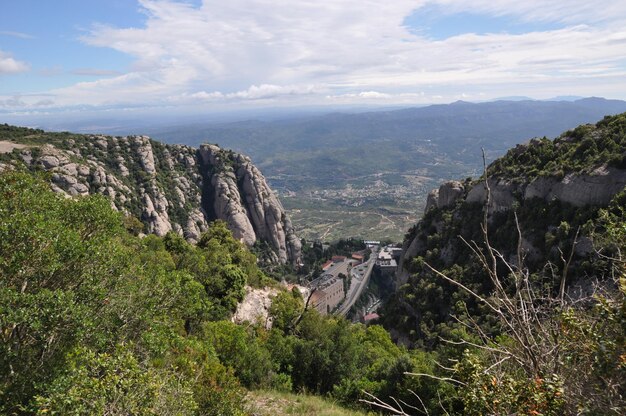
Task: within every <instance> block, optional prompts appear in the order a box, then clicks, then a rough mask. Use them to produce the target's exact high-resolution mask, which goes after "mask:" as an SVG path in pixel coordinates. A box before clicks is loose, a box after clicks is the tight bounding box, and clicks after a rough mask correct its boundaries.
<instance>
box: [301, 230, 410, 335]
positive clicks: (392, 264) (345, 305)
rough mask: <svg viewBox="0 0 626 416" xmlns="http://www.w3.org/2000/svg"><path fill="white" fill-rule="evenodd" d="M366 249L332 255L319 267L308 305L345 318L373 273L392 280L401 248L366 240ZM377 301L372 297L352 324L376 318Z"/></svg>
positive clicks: (323, 312) (378, 301)
mask: <svg viewBox="0 0 626 416" xmlns="http://www.w3.org/2000/svg"><path fill="white" fill-rule="evenodd" d="M365 245H366V247H367V248H366V249H365V250H362V251H357V252H354V253H352V255H351V256H350V257H347V256H333V257H332V258H330V259H329V260H328V261H326V263H324V264H323V265H322V274H321V275H320V276H319V277H317V278H315V279H314V280H312V281H311V282H310V283H309V284H308V285H307V286H308V291H309V293H310V296H309V305H310V307H313V308H315V309H316V310H317V311H318V312H319V313H320V314H322V315H327V314H335V315H339V316H347V315H348V313H349V312H350V311H351V309H352V308H353V306H355V304H356V303H357V301H358V300H359V299H360V298H361V296H362V295H364V293H365V291H366V290H367V288H368V285H369V283H370V278H371V277H372V274H373V273H378V274H379V275H380V276H381V277H382V278H384V279H388V280H391V279H393V276H394V272H395V269H396V267H397V261H398V259H399V257H400V254H401V252H402V249H401V248H398V247H394V246H393V245H386V246H384V247H381V243H380V241H369V240H366V241H365ZM380 303H381V302H380V299H377V298H375V297H374V296H371V299H368V300H367V302H366V306H365V307H364V308H362V310H360V311H356V313H353V314H352V318H353V320H354V321H361V322H364V323H369V322H372V321H374V320H376V319H377V318H378V315H377V314H376V313H375V311H376V309H377V307H378V306H379V305H380Z"/></svg>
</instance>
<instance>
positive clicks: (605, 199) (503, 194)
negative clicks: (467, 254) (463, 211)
mask: <svg viewBox="0 0 626 416" xmlns="http://www.w3.org/2000/svg"><path fill="white" fill-rule="evenodd" d="M488 185H489V191H490V192H489V193H490V199H489V206H488V209H489V212H490V213H494V212H502V211H507V210H509V209H511V208H512V207H513V206H514V204H515V202H516V201H524V200H531V199H533V198H539V199H542V200H544V201H547V202H550V201H552V200H559V201H561V202H564V203H569V204H572V205H573V206H576V207H582V206H588V205H595V206H604V205H607V204H608V203H609V202H610V201H611V199H612V198H613V196H614V195H615V194H617V193H618V192H620V191H622V190H623V189H624V187H626V170H623V169H617V168H607V167H606V166H600V167H598V168H596V169H595V170H593V171H592V172H591V173H588V174H576V173H570V174H568V175H565V176H564V177H562V178H559V177H554V176H550V177H538V178H535V179H533V180H532V181H528V182H517V181H512V180H508V179H503V178H490V179H489V180H488ZM463 195H464V189H463V185H462V184H461V183H460V182H454V181H452V182H446V183H444V184H443V185H441V186H440V187H439V189H435V190H433V191H431V192H430V193H429V195H428V199H427V204H426V209H425V212H428V211H429V210H430V209H434V208H439V209H441V208H449V207H452V206H454V203H455V202H456V201H457V200H459V198H462V197H463ZM486 200H487V188H486V186H485V183H484V182H478V183H477V184H475V185H474V186H473V187H472V188H471V189H469V191H468V192H467V195H466V196H465V199H464V201H465V202H468V203H480V204H484V203H485V202H486ZM434 225H435V226H436V225H437V224H434ZM419 226H420V224H419V223H418V225H417V226H416V227H417V228H416V229H415V230H416V231H415V232H414V233H413V235H412V237H411V238H409V239H407V240H405V241H404V244H403V253H402V256H401V258H400V261H399V264H398V270H397V272H396V286H400V285H402V284H404V283H406V282H407V280H408V277H409V274H408V272H407V270H406V266H407V261H409V260H410V259H412V258H413V257H415V256H416V255H417V254H418V253H419V252H421V251H423V250H424V249H425V247H424V243H423V241H422V240H423V239H422V238H421V237H424V236H423V235H421V233H422V232H421V231H420V227H419ZM585 238H586V237H584V238H583V239H582V240H581V241H583V242H584V243H583V242H581V244H580V246H579V247H577V250H578V251H579V252H581V253H583V252H589V251H590V250H591V248H590V244H591V243H590V242H589V241H588V239H586V240H585ZM522 246H523V249H524V251H525V252H526V253H527V254H528V255H529V256H530V257H537V253H536V251H537V250H536V248H535V247H533V246H532V244H531V243H530V241H528V240H523V241H522ZM447 249H448V248H446V247H442V259H444V260H445V257H446V256H447V257H449V256H448V254H449V253H447V252H446V250H447Z"/></svg>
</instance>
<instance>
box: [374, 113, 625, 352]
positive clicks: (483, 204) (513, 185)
mask: <svg viewBox="0 0 626 416" xmlns="http://www.w3.org/2000/svg"><path fill="white" fill-rule="evenodd" d="M486 176H487V178H488V179H487V180H486V181H485V176H483V177H482V178H479V179H476V180H472V179H469V178H468V179H467V180H465V181H464V182H459V181H448V182H445V183H443V184H442V185H441V186H440V187H439V188H438V189H436V190H433V191H431V192H430V193H429V195H428V198H427V204H426V208H425V212H424V217H423V218H422V220H421V221H419V222H418V223H417V224H416V225H415V226H414V227H412V228H411V230H409V232H408V233H407V235H406V237H405V240H404V243H403V255H402V258H401V260H400V262H399V266H398V270H397V273H396V282H395V283H396V288H397V293H396V294H395V296H394V299H395V301H391V302H389V303H388V306H387V308H386V310H385V313H383V319H384V320H385V321H386V323H387V325H388V326H389V327H390V328H393V329H394V330H398V331H399V333H402V334H403V335H402V337H406V338H404V339H405V341H407V342H413V341H415V340H416V339H421V340H424V339H430V340H431V341H432V342H436V338H437V336H438V335H441V333H442V331H444V329H443V328H444V327H445V325H446V323H450V322H451V316H452V315H455V314H458V313H461V312H460V311H458V310H457V309H456V308H457V302H459V301H461V300H463V301H467V304H468V305H469V307H470V309H471V308H472V301H471V300H468V299H466V298H464V294H463V293H462V292H461V291H459V290H458V288H456V287H452V286H451V285H449V284H447V283H446V282H442V281H441V280H440V279H438V278H437V277H436V276H434V275H433V273H432V270H431V269H430V267H429V266H432V267H434V268H435V269H438V270H442V271H444V272H445V273H447V275H448V276H452V277H454V278H455V279H457V280H458V281H460V282H462V283H463V284H464V285H466V286H467V287H470V288H473V289H474V290H475V291H476V292H477V293H489V290H490V287H489V282H488V281H487V280H485V279H486V277H485V275H484V271H483V270H482V269H481V267H480V265H479V262H478V261H477V259H476V258H474V256H473V254H472V250H471V248H470V247H469V246H468V244H466V242H469V243H470V244H474V243H475V244H476V246H474V247H479V248H481V247H482V248H481V249H484V247H485V241H484V235H483V232H482V224H483V221H484V220H483V218H484V213H485V212H486V213H487V219H488V221H487V227H488V235H489V240H490V241H489V242H490V244H491V246H492V247H494V248H496V249H497V250H498V251H499V253H501V254H502V259H503V260H507V261H510V262H511V263H512V264H516V265H517V266H516V267H518V266H519V267H524V268H528V270H530V271H531V272H532V273H539V272H540V271H542V272H541V273H539V274H552V275H553V276H555V279H556V276H559V278H560V276H561V275H562V274H563V273H567V274H568V290H571V291H572V292H571V294H572V296H576V295H575V294H573V291H575V290H583V289H582V288H584V287H588V286H589V282H587V281H585V279H586V276H588V274H590V273H591V271H592V270H593V271H594V273H596V274H597V270H602V268H603V267H604V266H603V262H604V261H606V258H602V257H601V256H598V255H597V252H598V250H601V243H600V240H601V237H602V226H601V222H602V221H601V218H602V216H603V215H606V214H605V212H606V210H609V209H610V207H611V206H621V205H622V204H623V203H624V198H623V196H624V193H623V191H624V189H625V187H626V113H624V114H620V115H617V116H610V117H605V118H604V119H603V120H601V121H600V122H598V123H596V124H594V125H591V124H587V125H581V126H579V127H577V128H576V129H574V130H569V131H567V132H565V133H563V134H561V135H560V136H559V137H557V138H556V139H555V140H549V139H546V138H543V139H533V140H530V141H529V142H528V143H526V144H521V145H518V146H516V147H514V148H513V149H511V150H509V151H508V152H507V153H506V154H505V155H504V156H503V157H501V158H499V159H497V160H496V161H494V162H493V163H492V164H490V165H489V166H488V167H487V169H486ZM485 210H486V211H485ZM518 230H519V231H518ZM518 233H521V235H520V234H518ZM518 235H519V236H518ZM518 243H519V244H518ZM518 249H521V253H520V254H521V256H522V258H523V262H524V263H523V265H518V262H519V260H518ZM570 253H571V256H572V257H571V260H570V262H566V261H564V258H568V256H569V255H570ZM566 263H567V264H566ZM501 266H503V267H504V264H502V265H501ZM546 267H547V268H548V269H549V270H550V273H547V272H545V270H546V269H545V268H546ZM543 284H544V285H546V287H550V286H551V285H552V284H553V282H550V281H546V282H544V283H543ZM474 307H476V305H475V304H474Z"/></svg>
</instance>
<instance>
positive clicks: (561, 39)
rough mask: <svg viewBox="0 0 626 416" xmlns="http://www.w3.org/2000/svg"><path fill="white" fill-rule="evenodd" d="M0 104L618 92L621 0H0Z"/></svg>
mask: <svg viewBox="0 0 626 416" xmlns="http://www.w3.org/2000/svg"><path fill="white" fill-rule="evenodd" d="M0 10H1V12H0V121H2V114H4V115H11V114H56V113H59V112H76V111H82V110H86V109H88V110H89V111H95V112H99V111H101V112H106V111H110V110H111V109H126V110H129V111H132V110H136V109H154V110H155V111H163V112H167V111H200V112H201V111H211V110H219V109H224V108H257V107H290V106H313V105H314V106H337V105H382V106H384V105H419V104H431V103H447V102H453V101H456V100H459V99H461V100H466V101H485V100H490V99H495V98H498V97H508V96H527V97H532V98H536V99H546V98H550V97H554V96H562V95H575V96H602V97H606V98H618V99H626V2H625V1H623V0H617V1H614V0H606V1H603V2H593V1H589V0H548V1H540V0H525V1H519V0H410V1H409V0H391V1H386V2H381V1H373V0H315V1H304V0H228V1H223V0H194V1H192V0H139V1H134V0H107V1H100V0H60V1H49V0H19V1H16V0H0Z"/></svg>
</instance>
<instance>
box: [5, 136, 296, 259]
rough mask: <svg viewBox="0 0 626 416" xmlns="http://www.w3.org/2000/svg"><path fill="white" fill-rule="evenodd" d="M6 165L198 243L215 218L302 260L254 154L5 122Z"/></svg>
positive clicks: (153, 229) (151, 229)
mask: <svg viewBox="0 0 626 416" xmlns="http://www.w3.org/2000/svg"><path fill="white" fill-rule="evenodd" d="M0 140H2V141H3V143H4V146H3V147H4V148H5V150H6V152H5V153H2V154H0V170H3V169H7V168H9V167H11V166H13V167H15V166H18V165H22V164H23V165H25V166H26V167H27V168H28V169H30V170H32V171H45V172H48V174H49V178H50V183H51V186H52V188H53V190H55V191H56V192H59V193H64V194H66V195H68V196H75V195H87V194H94V193H98V194H102V195H105V196H107V197H108V198H109V199H110V200H111V206H112V207H113V208H115V209H117V210H119V211H123V212H127V213H128V214H130V215H133V216H135V217H136V218H139V219H140V220H141V221H142V223H143V224H144V230H143V231H145V232H148V233H154V234H156V235H159V236H162V235H165V234H166V233H167V232H169V231H175V232H177V233H179V234H181V235H183V236H184V237H185V238H186V239H187V240H188V241H192V242H193V241H197V240H198V239H199V237H200V234H201V233H202V232H203V231H205V230H206V229H207V227H208V222H210V221H212V220H215V219H221V220H224V221H226V223H227V224H228V226H229V228H230V229H231V231H232V233H233V236H234V237H235V238H237V239H239V240H241V241H243V242H244V243H245V244H246V245H248V246H253V245H254V244H255V243H257V242H265V243H266V244H265V245H266V246H268V247H269V248H270V250H269V251H268V252H269V256H270V260H272V261H275V262H280V263H286V262H293V263H296V262H298V261H299V259H300V241H299V239H298V238H297V237H296V235H295V234H294V231H293V227H292V225H291V222H290V220H289V218H288V217H287V215H286V214H285V211H284V209H283V207H282V205H281V203H280V201H279V200H278V198H277V197H276V195H275V194H274V193H273V192H272V190H271V189H270V188H269V186H268V185H267V183H266V181H265V178H264V177H263V175H262V174H261V172H260V171H259V170H258V169H257V168H256V167H255V166H254V165H253V163H252V162H251V160H250V158H248V157H246V156H244V155H241V154H238V153H234V152H232V151H229V150H224V149H221V148H219V147H217V146H214V145H209V144H204V145H201V146H200V147H199V148H194V147H190V146H183V145H167V144H163V143H160V142H157V141H154V140H152V139H150V138H149V137H147V136H124V137H121V136H117V137H114V136H103V135H78V134H70V133H46V132H43V131H42V130H33V129H26V128H19V127H12V126H8V125H1V126H0Z"/></svg>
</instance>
